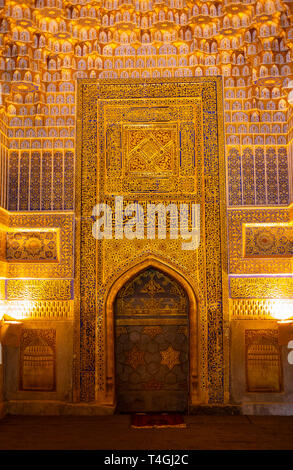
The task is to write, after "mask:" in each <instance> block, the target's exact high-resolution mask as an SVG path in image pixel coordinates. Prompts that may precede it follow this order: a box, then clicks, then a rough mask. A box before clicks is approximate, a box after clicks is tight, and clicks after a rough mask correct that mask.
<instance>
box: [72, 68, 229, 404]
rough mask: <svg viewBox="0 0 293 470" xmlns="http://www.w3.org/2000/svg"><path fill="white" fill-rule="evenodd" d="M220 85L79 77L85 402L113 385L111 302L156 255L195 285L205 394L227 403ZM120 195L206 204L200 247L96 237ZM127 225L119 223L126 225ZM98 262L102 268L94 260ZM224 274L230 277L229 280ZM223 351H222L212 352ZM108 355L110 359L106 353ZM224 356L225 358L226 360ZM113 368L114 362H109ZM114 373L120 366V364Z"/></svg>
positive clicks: (99, 397)
mask: <svg viewBox="0 0 293 470" xmlns="http://www.w3.org/2000/svg"><path fill="white" fill-rule="evenodd" d="M221 87H222V83H221V78H219V77H213V78H192V79H182V80H181V79H170V80H169V79H168V80H164V81H161V80H158V79H146V80H131V81H127V80H123V81H119V80H111V81H99V82H98V81H96V80H90V79H89V80H82V81H80V84H79V92H78V134H77V135H78V157H79V158H78V167H77V185H76V187H77V212H78V216H80V225H79V229H78V231H77V243H80V253H79V254H78V258H77V282H78V283H79V289H78V295H79V301H80V363H79V367H80V369H79V370H80V376H79V378H80V381H79V386H80V399H81V400H82V401H93V400H96V401H100V402H102V401H103V397H105V396H106V395H107V393H108V391H109V390H111V389H113V388H114V387H115V384H114V381H113V383H112V380H114V379H112V378H111V374H110V373H109V371H107V367H108V365H107V364H108V363H107V360H106V357H107V355H108V356H109V354H112V353H111V350H110V349H108V351H107V347H108V348H109V346H107V345H109V344H111V343H112V341H113V338H112V339H111V338H110V337H109V335H111V334H113V333H111V331H112V329H110V330H109V331H108V330H107V328H106V318H105V311H106V301H107V298H108V296H109V293H110V292H111V288H112V286H113V284H114V283H115V282H116V280H117V279H118V278H119V276H121V275H122V274H124V273H126V272H127V271H128V270H129V269H132V268H133V267H135V266H138V265H139V264H140V263H143V262H144V260H145V259H146V258H148V259H149V258H152V259H154V260H156V261H158V262H161V263H163V264H164V263H165V264H166V265H167V266H168V267H169V268H170V269H172V270H174V272H175V273H176V272H178V275H182V276H184V278H185V279H187V280H188V283H189V285H190V286H191V289H192V290H193V292H194V294H195V297H196V299H197V306H196V309H197V318H196V325H197V326H196V328H197V331H198V333H197V334H198V338H194V340H195V342H196V344H197V345H198V346H197V348H198V349H197V356H196V358H194V361H197V363H198V367H197V371H198V372H197V373H198V374H199V376H200V377H198V378H196V379H195V382H196V383H197V384H198V387H199V389H200V394H201V396H204V397H205V400H206V401H208V402H210V403H220V402H223V400H224V387H225V386H226V385H223V384H224V383H225V384H226V382H225V379H224V376H225V373H224V370H225V368H224V354H223V347H222V346H223V335H222V329H223V316H224V315H225V312H226V310H225V309H226V304H227V291H226V288H225V289H224V291H223V282H224V284H225V286H226V274H225V273H227V249H226V245H225V243H224V240H225V238H224V237H223V236H222V234H224V233H225V176H224V175H225V166H224V165H225V162H224V151H223V123H222V121H223V104H222V91H221V90H222V88H221ZM115 196H120V197H121V196H122V197H123V203H122V204H123V206H122V207H123V209H124V208H125V207H126V205H127V204H129V203H139V204H141V206H142V207H143V208H144V211H145V208H146V206H147V204H148V203H154V204H159V203H162V204H164V205H167V204H169V203H175V204H177V206H178V207H179V205H180V204H181V203H185V204H187V205H188V207H189V208H191V206H192V204H199V205H200V244H199V247H198V248H197V249H195V250H183V249H182V241H184V240H183V239H182V238H181V236H180V235H179V237H178V239H170V231H169V228H170V227H169V226H168V224H167V236H166V239H158V238H155V239H148V238H146V221H145V222H144V223H145V237H144V239H132V240H129V239H126V238H125V237H122V238H120V239H117V237H116V238H115V233H114V232H115V221H116V215H115V220H114V218H113V219H112V224H113V226H112V227H113V232H112V234H113V236H112V238H109V239H102V240H95V239H94V238H93V236H92V226H93V219H92V218H91V216H92V210H93V207H94V206H95V205H96V204H97V203H98V202H103V203H107V204H108V205H109V206H110V207H111V208H112V213H113V214H114V212H115V211H114V209H115V208H116V206H115V198H114V197H115ZM126 219H127V218H125V219H123V221H122V222H121V223H122V224H123V226H125V223H126ZM93 260H95V262H93ZM223 274H224V276H223ZM208 344H209V348H207V345H208ZM214 348H216V351H215V350H214ZM106 351H107V352H106ZM219 351H221V353H219ZM108 362H109V361H108ZM113 367H114V366H113Z"/></svg>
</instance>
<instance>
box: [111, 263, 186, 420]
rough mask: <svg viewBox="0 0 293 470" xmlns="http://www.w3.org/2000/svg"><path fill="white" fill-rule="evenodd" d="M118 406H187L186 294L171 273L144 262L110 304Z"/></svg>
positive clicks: (139, 409) (149, 408)
mask: <svg viewBox="0 0 293 470" xmlns="http://www.w3.org/2000/svg"><path fill="white" fill-rule="evenodd" d="M114 324H115V383H116V400H117V411H119V412H134V411H135V412H144V411H149V412H151V411H153V412H154V411H156V412H158V411H186V410H187V408H188V396H189V299H188V295H187V293H186V291H185V290H184V288H183V287H182V286H181V285H180V284H179V283H178V282H177V281H176V280H175V279H174V278H172V277H171V276H170V275H168V274H166V273H164V272H162V271H161V270H160V269H158V268H155V267H152V266H150V267H148V268H146V269H144V270H142V271H141V272H139V273H138V274H137V275H136V276H135V277H133V278H131V279H130V280H128V281H126V282H125V284H124V285H123V286H122V287H121V289H120V290H119V292H118V294H117V296H116V299H115V305H114Z"/></svg>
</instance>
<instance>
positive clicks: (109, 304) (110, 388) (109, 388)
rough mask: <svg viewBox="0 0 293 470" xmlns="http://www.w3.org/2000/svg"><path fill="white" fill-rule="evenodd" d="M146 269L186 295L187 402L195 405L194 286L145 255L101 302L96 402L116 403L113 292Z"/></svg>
mask: <svg viewBox="0 0 293 470" xmlns="http://www.w3.org/2000/svg"><path fill="white" fill-rule="evenodd" d="M148 268H153V269H157V270H158V271H161V272H162V273H163V274H166V275H167V276H169V277H170V278H171V279H174V280H175V281H176V282H178V284H179V285H180V286H181V287H182V288H183V289H184V291H185V293H186V295H187V297H188V302H189V312H188V320H189V321H188V327H189V404H190V405H195V404H197V403H199V402H200V401H201V397H200V386H199V384H200V376H201V364H199V362H200V357H201V354H200V351H199V341H198V315H197V311H198V307H197V305H198V300H197V297H196V294H195V292H194V289H193V288H192V286H191V284H190V283H189V281H188V280H187V279H186V277H185V276H184V275H182V274H181V273H180V272H179V271H178V270H177V269H175V268H174V267H172V266H170V265H168V264H167V263H165V262H163V261H160V260H159V259H157V258H155V257H152V256H150V257H147V258H145V259H144V260H142V261H140V262H139V263H138V264H135V265H134V266H132V267H130V268H129V269H127V270H126V271H125V272H124V273H123V274H121V275H120V276H118V277H117V279H116V280H115V281H114V283H113V284H112V286H111V287H110V289H109V292H108V295H107V298H106V302H105V348H106V364H105V366H106V370H105V374H106V390H105V395H104V396H101V395H100V396H99V394H97V400H98V402H99V401H100V400H101V404H105V405H109V406H115V403H116V390H115V389H116V387H115V353H114V348H115V338H114V313H115V312H114V311H115V300H116V297H117V294H118V293H119V291H120V290H121V288H122V287H123V286H124V285H125V284H126V283H127V282H128V281H130V280H132V279H134V278H135V277H137V276H138V275H139V274H140V273H141V272H143V271H145V270H146V269H148Z"/></svg>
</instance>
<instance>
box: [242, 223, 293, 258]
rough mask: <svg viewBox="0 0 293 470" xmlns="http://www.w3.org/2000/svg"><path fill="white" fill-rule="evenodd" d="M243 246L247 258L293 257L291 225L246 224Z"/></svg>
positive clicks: (292, 226) (292, 231)
mask: <svg viewBox="0 0 293 470" xmlns="http://www.w3.org/2000/svg"><path fill="white" fill-rule="evenodd" d="M243 245H244V247H243V248H244V256H245V257H247V258H254V257H259V258H271V257H278V258H279V257H285V258H290V257H291V256H293V225H292V224H258V225H253V224H246V225H245V227H244V240H243Z"/></svg>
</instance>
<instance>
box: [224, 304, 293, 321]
mask: <svg viewBox="0 0 293 470" xmlns="http://www.w3.org/2000/svg"><path fill="white" fill-rule="evenodd" d="M288 303H289V304H290V305H291V306H292V309H293V300H292V299H283V300H280V299H277V300H275V299H229V315H230V319H231V320H241V319H245V320H250V319H251V320H262V319H263V320H270V319H272V320H275V318H274V315H275V313H276V310H277V309H280V310H282V305H283V304H284V307H285V308H287V306H288Z"/></svg>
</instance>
